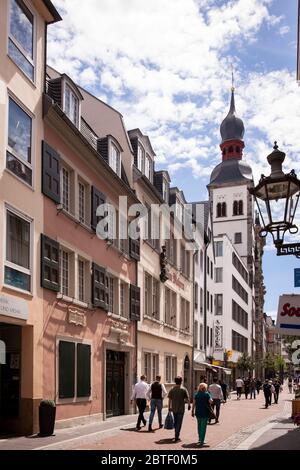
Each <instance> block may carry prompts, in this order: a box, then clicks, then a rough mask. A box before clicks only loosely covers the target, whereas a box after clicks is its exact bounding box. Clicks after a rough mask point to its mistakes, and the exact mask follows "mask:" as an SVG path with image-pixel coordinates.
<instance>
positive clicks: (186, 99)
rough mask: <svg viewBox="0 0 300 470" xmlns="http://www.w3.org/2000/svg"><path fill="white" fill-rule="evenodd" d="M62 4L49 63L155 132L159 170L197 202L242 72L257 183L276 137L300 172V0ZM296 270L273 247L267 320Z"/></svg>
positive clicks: (70, 0) (242, 109) (241, 109)
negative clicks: (299, 74) (299, 44)
mask: <svg viewBox="0 0 300 470" xmlns="http://www.w3.org/2000/svg"><path fill="white" fill-rule="evenodd" d="M53 2H54V4H55V6H56V7H57V8H58V10H59V11H60V13H61V15H62V17H63V22H61V23H59V24H58V25H55V26H51V27H50V28H49V46H48V60H49V63H50V64H51V65H53V66H54V67H55V68H57V69H58V70H59V71H61V72H65V73H67V74H69V75H70V76H71V77H72V78H73V79H74V80H75V81H76V82H77V83H79V84H80V85H82V86H83V87H85V88H86V89H88V90H89V91H91V92H92V93H93V94H95V95H96V96H98V97H99V98H101V99H102V100H104V101H106V102H108V103H109V104H110V105H112V106H113V107H115V108H116V109H118V110H119V111H120V112H121V113H122V114H123V116H124V119H125V123H126V126H127V129H131V128H136V127H139V128H140V129H141V130H142V131H143V132H144V133H147V134H148V135H149V137H150V139H151V142H152V145H153V147H154V150H155V152H156V154H157V168H167V169H168V170H169V172H170V175H171V178H172V183H173V185H176V186H178V187H180V188H182V189H183V190H184V192H185V195H186V198H187V199H188V200H200V199H205V198H206V197H207V193H206V184H207V183H208V180H209V176H210V173H211V171H212V169H213V168H214V166H215V165H216V164H218V163H219V162H220V158H221V157H220V150H219V143H220V134H219V126H220V123H221V121H222V119H223V118H224V117H225V115H226V114H227V111H228V107H229V99H230V96H229V95H230V87H231V66H232V65H233V68H234V71H235V86H236V108H237V112H238V114H239V116H240V117H242V118H243V120H244V124H245V128H246V133H245V144H246V148H245V151H244V158H245V159H246V160H247V162H248V163H250V164H251V165H252V168H253V173H254V177H255V180H256V181H257V179H258V178H259V176H260V174H261V173H263V172H265V173H268V170H267V164H266V156H267V155H268V154H269V153H270V151H271V150H272V146H273V142H274V140H277V141H278V143H279V146H280V148H281V149H282V150H284V151H285V152H286V153H287V162H286V164H287V167H286V169H287V170H290V169H292V168H294V169H295V170H296V171H298V173H300V159H299V158H298V152H299V150H300V88H299V86H298V85H297V83H296V29H297V3H298V2H297V0H231V1H230V0H229V1H226V0H151V1H149V0H85V2H84V7H83V2H82V0H53ZM297 263H298V264H299V267H300V263H299V261H297V260H296V259H294V258H291V257H288V259H287V258H285V259H281V258H277V257H276V255H275V253H274V251H271V250H267V251H266V255H265V262H264V265H265V266H264V267H265V278H266V285H267V290H268V294H267V298H266V311H267V312H273V311H275V310H276V309H277V301H278V295H279V294H280V293H282V292H291V291H293V268H294V267H298V266H297ZM279 273H280V275H278V274H279Z"/></svg>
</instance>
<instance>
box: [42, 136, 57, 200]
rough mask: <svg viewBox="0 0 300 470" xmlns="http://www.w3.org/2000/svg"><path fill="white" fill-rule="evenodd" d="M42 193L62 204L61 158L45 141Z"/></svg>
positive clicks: (43, 147) (43, 145) (43, 148)
mask: <svg viewBox="0 0 300 470" xmlns="http://www.w3.org/2000/svg"><path fill="white" fill-rule="evenodd" d="M42 192H43V194H45V196H47V197H49V198H50V199H52V200H53V201H54V202H56V204H59V203H60V157H59V154H58V153H57V152H56V150H54V149H53V148H52V147H50V145H48V144H47V143H46V142H45V141H43V143H42Z"/></svg>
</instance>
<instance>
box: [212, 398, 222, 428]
mask: <svg viewBox="0 0 300 470" xmlns="http://www.w3.org/2000/svg"><path fill="white" fill-rule="evenodd" d="M211 407H212V409H213V410H215V407H216V421H219V416H220V408H221V400H220V399H219V398H213V403H212V404H211ZM210 421H211V420H209V422H210Z"/></svg>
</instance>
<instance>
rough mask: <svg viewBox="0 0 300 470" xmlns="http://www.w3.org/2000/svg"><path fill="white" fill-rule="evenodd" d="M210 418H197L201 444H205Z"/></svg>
mask: <svg viewBox="0 0 300 470" xmlns="http://www.w3.org/2000/svg"><path fill="white" fill-rule="evenodd" d="M207 420H208V418H200V417H199V416H197V422H198V435H199V442H204V439H205V434H206V427H207Z"/></svg>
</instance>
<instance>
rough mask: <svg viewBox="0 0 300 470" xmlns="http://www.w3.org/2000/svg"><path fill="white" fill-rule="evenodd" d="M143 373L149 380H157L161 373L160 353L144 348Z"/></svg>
mask: <svg viewBox="0 0 300 470" xmlns="http://www.w3.org/2000/svg"><path fill="white" fill-rule="evenodd" d="M147 361H149V364H147ZM143 374H144V375H146V377H147V381H148V382H154V381H155V378H156V376H157V375H159V353H155V352H151V351H147V350H143Z"/></svg>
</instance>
